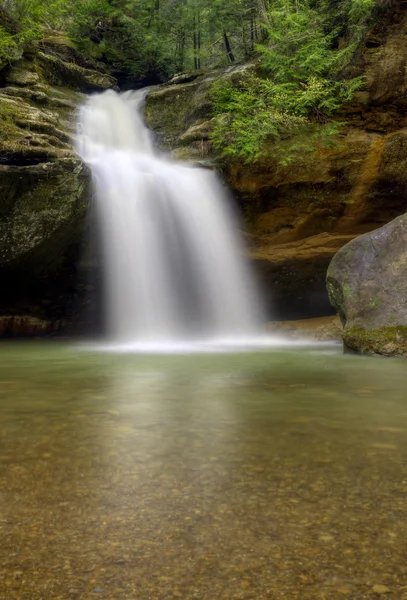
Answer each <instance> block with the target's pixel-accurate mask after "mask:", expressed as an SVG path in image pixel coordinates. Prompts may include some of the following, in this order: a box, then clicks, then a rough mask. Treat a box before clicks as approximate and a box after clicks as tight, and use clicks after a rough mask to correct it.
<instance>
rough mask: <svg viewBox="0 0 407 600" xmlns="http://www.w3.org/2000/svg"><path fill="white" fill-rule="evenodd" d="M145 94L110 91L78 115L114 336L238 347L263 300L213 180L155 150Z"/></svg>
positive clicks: (157, 343) (132, 342)
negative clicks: (90, 175) (91, 179)
mask: <svg viewBox="0 0 407 600" xmlns="http://www.w3.org/2000/svg"><path fill="white" fill-rule="evenodd" d="M143 97H144V96H143V93H140V92H137V93H134V92H133V93H129V92H127V93H125V94H117V93H115V92H113V91H108V92H104V93H103V94H100V95H95V96H92V97H90V98H89V100H88V102H87V103H86V104H85V105H84V106H83V108H82V110H81V113H80V123H79V136H78V140H79V141H78V152H79V154H80V155H81V156H82V158H83V159H84V160H85V161H86V162H88V163H89V165H90V167H91V169H92V173H93V177H94V181H95V187H96V210H97V212H98V217H99V223H100V233H101V239H102V247H103V254H104V258H103V260H104V270H105V279H106V300H107V302H106V306H107V327H108V336H109V339H110V340H111V341H112V342H115V343H117V344H122V345H123V346H124V347H129V346H132V347H134V348H136V347H137V348H143V347H145V348H148V347H150V348H162V347H165V346H167V347H168V346H172V345H173V346H174V347H175V346H179V345H182V344H191V343H196V344H198V345H199V343H204V344H205V343H208V342H209V343H219V344H224V343H226V344H227V345H229V344H230V343H231V344H241V343H242V342H245V340H247V339H248V338H252V337H253V336H256V334H257V333H258V332H259V330H260V327H259V323H260V320H261V317H260V311H259V302H258V298H257V294H256V292H255V289H254V286H253V281H252V278H251V275H250V272H249V271H248V267H247V264H246V262H245V259H244V252H243V244H242V243H241V240H240V237H239V233H238V224H237V222H236V220H235V218H234V215H233V212H232V210H231V208H230V206H229V205H228V201H227V198H225V193H224V191H223V190H222V187H221V185H220V184H219V182H218V181H217V179H216V176H215V175H214V174H213V173H212V172H210V171H209V170H207V169H198V168H194V167H189V166H184V165H180V164H178V163H176V162H173V161H172V160H170V159H168V158H163V157H161V156H158V155H156V154H154V151H153V145H152V142H151V139H150V135H149V131H148V129H147V128H146V126H145V125H144V123H143V120H142V117H141V107H142V103H143Z"/></svg>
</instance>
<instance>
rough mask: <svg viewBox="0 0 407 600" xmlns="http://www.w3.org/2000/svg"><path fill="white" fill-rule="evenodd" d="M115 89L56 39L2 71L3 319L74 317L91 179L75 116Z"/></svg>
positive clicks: (0, 230)
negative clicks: (91, 97)
mask: <svg viewBox="0 0 407 600" xmlns="http://www.w3.org/2000/svg"><path fill="white" fill-rule="evenodd" d="M81 63H82V64H81ZM92 67H93V68H92ZM98 68H99V65H98ZM115 84H116V82H115V80H114V79H113V78H112V77H110V75H109V74H108V73H106V72H103V71H101V70H96V69H95V65H86V64H84V63H83V62H82V61H81V59H80V57H79V56H78V55H77V53H76V52H75V50H74V49H73V48H72V47H71V46H70V44H69V42H68V41H66V40H65V39H64V38H63V37H58V36H55V37H53V38H47V39H46V40H44V41H43V42H42V44H41V46H40V48H39V49H38V50H37V51H36V53H35V54H34V55H27V56H24V57H22V58H21V59H20V60H18V61H15V62H14V63H13V64H12V65H8V66H7V67H5V68H4V69H3V70H2V71H1V72H0V117H1V125H0V133H1V143H0V190H1V195H0V280H1V289H2V294H1V298H0V311H1V313H2V314H6V315H7V314H10V313H13V314H17V315H19V314H21V315H24V314H28V315H31V316H33V317H35V318H40V319H50V320H51V322H52V321H55V322H57V321H58V320H59V319H61V318H63V319H65V320H68V321H69V320H70V319H71V320H72V319H74V318H75V317H74V313H75V306H76V304H75V302H76V296H77V295H78V294H80V292H81V290H83V289H84V286H85V285H86V284H85V282H84V281H83V282H82V281H81V280H80V279H81V278H80V273H78V264H79V253H80V248H81V240H82V238H83V230H84V223H85V214H86V209H87V204H88V202H89V199H90V185H89V184H90V177H89V173H88V171H87V169H86V167H85V166H84V165H83V164H82V162H81V161H80V160H79V159H78V156H77V155H76V154H75V152H74V149H73V140H74V134H75V120H76V119H75V113H76V110H77V107H78V106H79V105H80V104H81V103H82V102H83V100H84V98H85V96H84V94H85V93H88V92H92V91H102V90H104V89H107V88H110V87H114V86H115ZM78 276H79V277H78ZM58 322H59V321H58ZM58 328H60V327H58ZM23 329H24V328H23ZM25 329H27V327H25ZM25 329H24V331H25Z"/></svg>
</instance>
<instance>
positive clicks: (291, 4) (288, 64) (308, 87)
mask: <svg viewBox="0 0 407 600" xmlns="http://www.w3.org/2000/svg"><path fill="white" fill-rule="evenodd" d="M376 8H377V3H376V1H375V0H343V1H342V2H332V1H330V0H322V1H319V2H314V1H313V0H301V1H298V0H274V2H272V3H271V6H270V9H269V12H268V20H267V23H266V25H265V38H264V41H263V42H262V43H261V44H258V45H257V46H256V49H257V51H258V54H259V56H260V65H259V67H258V68H257V69H256V73H253V72H251V73H249V74H246V75H243V76H242V77H241V79H240V81H239V82H238V83H237V84H236V83H231V82H229V83H226V84H224V83H223V84H221V85H219V86H217V87H216V88H215V89H214V108H215V114H217V115H219V116H218V119H217V124H216V127H215V130H214V133H213V141H214V143H215V146H216V147H217V148H218V150H220V151H221V152H223V153H224V154H225V155H228V156H231V157H236V158H239V159H243V160H246V161H252V160H256V159H258V158H259V157H260V156H261V155H263V154H264V153H268V154H272V155H273V156H275V157H277V158H278V159H279V160H280V162H282V163H287V162H288V161H289V160H290V159H291V158H292V156H294V155H295V152H296V151H307V150H311V149H314V148H315V145H316V144H323V145H329V144H332V143H333V136H334V135H335V134H336V133H337V132H338V128H339V126H340V123H338V122H335V121H334V120H332V115H334V114H335V113H336V112H337V111H338V109H339V108H340V107H341V106H343V104H345V103H347V102H349V101H350V100H351V99H352V97H353V95H354V93H355V91H357V90H359V89H361V88H362V87H363V84H364V79H363V77H360V76H356V77H349V76H346V67H347V66H348V65H349V63H350V61H351V60H352V59H353V58H354V56H355V53H356V52H357V50H358V48H359V45H360V43H361V41H362V40H363V38H364V36H365V34H366V32H367V30H368V26H369V24H370V23H371V19H372V16H373V14H374V11H375V9H376ZM301 132H304V133H306V134H307V135H306V136H305V138H304V139H306V143H301V142H299V141H298V139H300V138H298V139H297V141H296V143H295V144H293V143H287V142H286V141H285V140H286V139H288V138H289V137H290V136H292V135H293V134H298V133H301ZM270 142H271V143H270Z"/></svg>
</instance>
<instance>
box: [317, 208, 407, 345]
mask: <svg viewBox="0 0 407 600" xmlns="http://www.w3.org/2000/svg"><path fill="white" fill-rule="evenodd" d="M327 287H328V293H329V298H330V301H331V303H332V306H333V307H334V308H335V309H336V310H337V311H338V312H339V315H340V317H341V320H342V323H343V325H344V334H343V339H344V343H345V348H347V349H349V350H352V351H355V352H360V353H362V354H378V355H386V356H407V215H403V216H401V217H398V218H396V219H394V220H393V221H391V222H390V223H388V224H387V225H385V226H384V227H381V228H379V229H377V230H376V231H373V232H371V233H366V234H364V235H361V236H359V237H358V238H356V239H354V240H352V241H351V242H349V243H348V244H346V245H345V246H344V247H343V248H341V250H339V252H338V253H337V254H336V255H335V257H334V258H333V260H332V262H331V264H330V266H329V269H328V273H327Z"/></svg>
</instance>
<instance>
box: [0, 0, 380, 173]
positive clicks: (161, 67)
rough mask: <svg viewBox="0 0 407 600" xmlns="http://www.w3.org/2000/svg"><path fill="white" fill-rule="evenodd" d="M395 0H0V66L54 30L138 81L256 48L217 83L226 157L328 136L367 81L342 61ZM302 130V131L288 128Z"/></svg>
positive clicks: (229, 60) (234, 59) (287, 149)
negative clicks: (296, 137) (241, 67)
mask: <svg viewBox="0 0 407 600" xmlns="http://www.w3.org/2000/svg"><path fill="white" fill-rule="evenodd" d="M387 4H388V0H229V1H228V2H227V3H225V2H224V1H223V0H47V2H46V3H44V2H43V0H0V67H1V66H2V65H3V66H4V64H6V63H7V62H10V61H11V62H12V61H13V60H14V59H16V58H18V57H19V56H21V53H22V52H23V50H27V49H29V48H30V47H31V46H32V45H33V44H34V43H35V42H36V41H37V40H39V39H41V38H42V37H43V36H44V35H47V34H48V35H49V32H50V31H51V34H52V32H55V31H58V32H61V31H62V32H63V33H64V35H65V36H67V37H68V38H69V39H70V43H71V44H72V45H73V47H75V48H76V49H77V50H79V51H80V52H81V54H82V55H83V56H84V57H87V58H88V59H90V60H92V61H99V62H100V63H104V64H106V65H108V67H109V69H110V71H111V72H113V73H114V74H116V75H118V76H119V77H120V78H130V79H131V80H133V83H134V84H137V83H138V84H139V85H142V84H145V83H156V82H159V81H164V80H165V79H167V78H169V77H171V76H173V75H174V74H175V73H177V72H180V71H189V70H193V69H195V70H204V69H208V68H214V67H217V66H222V65H223V66H224V65H227V64H230V65H232V64H235V63H238V62H239V61H247V60H249V59H258V60H257V61H256V68H255V69H251V70H246V71H242V74H241V76H240V77H239V78H238V81H237V82H236V78H235V79H234V83H231V82H225V81H222V82H220V83H218V84H217V85H215V86H214V92H213V111H214V116H216V117H217V119H216V125H215V130H214V132H213V136H212V140H213V143H214V145H215V147H216V148H217V149H218V151H220V152H221V153H223V154H224V155H227V156H229V157H236V158H238V159H239V160H242V159H243V160H246V161H253V160H257V159H258V158H259V156H260V155H262V154H264V153H267V152H269V153H271V154H272V155H273V156H276V157H277V158H278V159H279V160H280V162H287V161H289V160H290V157H291V155H292V153H293V152H295V151H298V150H301V151H304V150H308V149H310V148H312V147H314V145H315V143H318V144H321V143H322V144H330V143H332V139H333V137H334V136H335V134H336V133H337V131H338V125H339V124H338V123H336V122H335V120H333V118H332V115H334V114H335V113H336V112H337V110H338V109H339V108H340V107H341V106H342V105H343V104H344V103H346V102H348V101H349V100H350V99H351V98H352V96H353V94H354V92H355V91H356V90H358V89H360V88H361V87H362V86H363V78H361V77H358V76H356V77H355V76H350V75H349V74H347V71H346V67H347V66H348V64H349V63H350V61H351V60H352V59H353V57H354V56H355V53H357V51H358V48H359V46H360V43H361V40H362V39H363V37H364V36H365V34H366V32H367V30H368V27H369V24H370V23H371V20H372V16H373V15H374V12H375V10H379V9H380V6H384V5H387ZM299 132H306V133H307V136H306V139H307V143H306V144H302V143H299V142H298V141H297V142H296V144H295V145H293V144H291V143H290V142H289V141H286V140H289V138H290V136H292V135H293V134H296V133H299Z"/></svg>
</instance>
